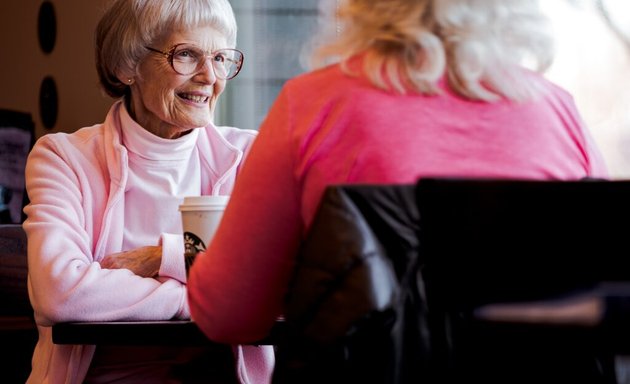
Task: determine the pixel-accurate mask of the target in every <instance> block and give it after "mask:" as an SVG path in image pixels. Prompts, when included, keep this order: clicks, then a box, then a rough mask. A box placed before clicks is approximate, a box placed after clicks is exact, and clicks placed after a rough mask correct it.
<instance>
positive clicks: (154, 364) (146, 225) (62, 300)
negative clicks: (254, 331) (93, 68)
mask: <svg viewBox="0 0 630 384" xmlns="http://www.w3.org/2000/svg"><path fill="white" fill-rule="evenodd" d="M235 44H236V22H235V19H234V14H233V12H232V9H231V7H230V4H229V2H228V1H227V0H172V1H168V2H167V1H146V0H114V1H113V2H112V4H111V6H110V7H109V8H108V9H107V11H106V12H105V13H104V15H103V17H102V19H101V21H100V22H99V24H98V27H97V30H96V63H97V70H98V74H99V77H100V81H101V85H102V87H103V88H104V90H105V91H106V92H107V93H108V94H109V95H110V96H112V97H113V98H116V99H118V100H117V101H116V102H115V103H114V104H113V105H112V107H111V109H110V111H109V113H108V115H107V117H106V118H105V121H104V122H103V123H101V124H96V125H93V126H91V127H86V128H82V129H79V130H78V131H76V132H74V133H72V134H52V135H46V136H44V137H42V138H41V139H40V140H39V141H38V142H37V144H36V145H35V147H34V149H33V150H32V153H31V155H30V157H29V159H28V164H27V170H26V178H27V180H26V184H27V190H28V195H29V198H30V205H28V206H27V207H26V208H25V212H26V214H27V215H28V218H27V220H26V221H25V223H24V228H25V230H26V232H27V234H28V243H29V252H28V263H29V294H30V298H31V303H32V305H33V308H34V311H35V318H36V321H37V324H38V327H39V342H38V344H37V346H36V348H35V352H34V357H33V370H32V373H31V376H30V378H29V383H38V384H39V383H43V382H47V383H81V382H85V383H103V382H108V383H114V382H119V381H120V382H123V381H124V382H151V383H159V382H169V383H176V382H181V381H183V380H184V379H183V378H181V377H178V376H177V373H178V372H179V373H182V372H183V373H184V374H186V375H188V376H189V377H188V378H187V379H186V380H187V381H186V382H191V381H190V380H191V378H190V376H194V374H197V375H198V376H202V377H204V379H205V380H206V381H204V382H221V383H223V382H236V381H237V380H239V381H240V382H244V383H248V382H251V383H263V382H267V381H268V380H269V376H270V371H271V368H272V364H273V351H272V349H270V347H254V346H251V347H234V348H232V347H229V346H226V349H225V350H221V349H220V348H217V349H207V348H174V347H173V348H157V347H156V348H131V349H123V348H117V347H100V346H96V347H95V346H78V345H74V346H73V345H55V344H53V342H52V339H51V325H52V324H54V323H58V322H67V321H113V320H168V319H188V318H189V317H190V312H189V308H188V303H187V298H186V270H185V264H184V257H183V254H184V244H183V238H182V228H181V219H180V214H179V212H178V205H179V204H180V203H181V202H182V200H183V197H184V196H188V195H206V194H214V195H227V194H230V193H231V191H232V187H233V185H234V181H235V179H236V176H237V174H238V172H239V170H240V168H241V164H242V162H243V159H244V158H245V155H246V154H247V152H248V150H249V148H250V145H251V144H252V142H253V140H254V138H255V137H256V134H255V133H256V132H255V131H250V130H241V129H236V128H232V127H217V126H215V125H214V124H213V113H214V110H215V107H216V103H217V101H218V99H219V96H220V95H221V93H222V92H223V91H224V89H225V86H226V82H227V81H228V80H229V79H231V78H233V77H234V76H236V75H237V74H238V72H239V70H240V69H241V65H242V63H243V55H242V53H241V52H239V51H238V50H236V49H235ZM235 278H238V277H237V276H235ZM235 362H236V365H235ZM194 382H196V381H194Z"/></svg>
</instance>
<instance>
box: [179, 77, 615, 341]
mask: <svg viewBox="0 0 630 384" xmlns="http://www.w3.org/2000/svg"><path fill="white" fill-rule="evenodd" d="M523 76H529V77H531V81H534V82H536V83H538V84H539V85H540V87H541V88H542V89H543V90H544V93H543V95H542V96H541V97H539V98H537V99H536V100H533V101H530V102H524V103H520V104H519V103H514V102H509V101H501V102H497V103H491V104H490V103H482V102H473V101H468V100H464V99H462V98H460V97H457V96H456V95H454V94H453V93H452V92H450V91H448V90H447V89H446V87H445V86H444V85H443V84H442V89H443V93H442V94H441V95H439V96H435V97H425V96H420V95H417V94H409V95H398V94H393V93H388V92H385V91H382V90H378V89H375V88H374V87H372V86H371V85H370V84H369V83H368V82H367V80H365V79H363V78H353V77H349V76H346V75H344V74H343V73H342V72H341V70H340V68H339V66H332V67H328V68H325V69H322V70H319V71H316V72H312V73H309V74H305V75H302V76H300V77H298V78H296V79H293V80H292V81H289V82H288V83H287V84H286V85H285V86H284V88H283V90H282V92H281V94H280V95H279V97H278V99H277V100H276V102H275V104H274V105H273V107H272V109H271V111H270V113H269V115H268V117H267V119H266V120H265V122H264V123H263V125H262V127H261V128H260V133H259V136H258V139H257V140H256V143H255V144H254V146H253V148H252V151H251V154H250V156H249V157H248V160H247V162H246V164H245V166H244V169H243V171H242V173H241V175H240V177H239V180H238V183H237V185H236V186H235V189H234V192H233V194H232V197H231V200H230V203H229V205H228V208H227V210H226V212H225V215H224V217H223V221H222V223H221V227H220V228H219V230H218V232H217V234H216V237H215V238H214V239H215V241H213V242H212V244H211V245H210V247H209V249H208V251H207V252H206V254H205V255H203V256H202V257H199V258H198V259H197V261H196V263H195V264H194V266H193V268H192V270H191V274H190V276H189V285H188V293H189V299H190V305H191V312H192V317H193V318H194V319H195V321H196V322H197V323H198V325H199V326H200V327H201V328H202V329H203V330H204V332H205V333H206V334H207V335H208V336H210V337H211V338H213V339H216V340H222V341H227V342H246V341H251V340H255V339H258V338H260V337H262V336H263V335H265V334H266V333H267V332H268V330H269V329H270V326H271V325H272V323H273V322H274V320H275V319H276V318H277V316H278V315H280V314H281V313H282V302H283V297H284V295H285V292H286V289H287V285H288V281H289V279H290V276H291V273H292V269H293V267H294V257H295V255H296V251H297V248H298V245H299V243H300V240H301V239H302V238H303V236H304V234H305V233H306V231H307V230H308V228H309V225H310V223H311V220H312V219H313V215H314V213H315V211H316V208H317V205H318V203H319V200H320V197H321V195H322V192H323V190H324V188H325V187H326V186H327V185H330V184H336V183H414V182H416V181H417V180H418V178H420V177H423V176H471V177H472V176H484V177H503V178H530V179H577V178H581V177H584V176H599V177H607V171H606V167H605V165H604V163H603V160H602V158H601V156H600V154H599V153H598V150H597V149H596V148H595V145H594V143H593V141H592V139H591V137H590V136H589V133H588V132H587V130H586V129H585V127H584V124H583V122H582V120H581V118H580V116H579V114H578V112H577V110H576V107H575V105H574V102H573V100H572V98H571V96H570V95H569V94H567V93H566V92H565V91H563V90H562V89H559V88H558V87H556V86H555V85H553V84H550V83H549V82H548V81H546V80H545V79H543V78H542V77H540V76H538V75H536V74H533V73H529V72H524V73H523ZM235 275H238V276H239V278H238V279H235V278H234V276H235Z"/></svg>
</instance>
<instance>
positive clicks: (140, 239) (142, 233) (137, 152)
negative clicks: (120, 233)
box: [121, 111, 201, 252]
mask: <svg viewBox="0 0 630 384" xmlns="http://www.w3.org/2000/svg"><path fill="white" fill-rule="evenodd" d="M121 119H122V120H123V121H122V126H123V127H124V128H123V135H122V141H123V145H124V146H125V147H126V148H127V150H128V153H129V178H128V181H127V188H126V190H125V228H124V238H123V250H125V251H126V250H131V249H135V248H138V247H141V246H147V245H158V243H159V239H160V235H161V234H162V233H182V223H181V216H180V212H179V209H178V208H179V205H180V204H181V202H182V201H183V199H184V196H198V195H200V193H201V177H200V174H201V173H200V172H201V168H200V163H199V153H198V151H197V147H196V145H195V144H196V143H197V137H198V136H199V131H198V130H197V129H193V130H192V131H191V132H190V133H189V134H187V135H184V136H182V137H180V138H177V139H164V138H161V137H158V136H155V135H154V134H152V133H151V132H149V131H147V130H146V129H144V128H142V127H141V126H140V125H138V123H136V122H135V121H133V119H131V117H130V116H129V114H128V113H127V112H126V111H124V112H123V113H122V115H121ZM139 202H142V204H138V203H139ZM147 206H148V207H150V208H149V209H147V210H146V211H144V212H139V211H138V210H137V209H136V208H135V207H147ZM182 252H183V250H182Z"/></svg>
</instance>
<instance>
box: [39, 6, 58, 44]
mask: <svg viewBox="0 0 630 384" xmlns="http://www.w3.org/2000/svg"><path fill="white" fill-rule="evenodd" d="M37 36H38V38H39V46H40V48H41V49H42V51H44V53H50V52H52V50H53V49H54V48H55V39H56V38H57V19H56V17H55V8H54V7H53V4H52V3H51V2H50V1H44V2H43V3H42V5H41V6H40V7H39V15H38V17H37Z"/></svg>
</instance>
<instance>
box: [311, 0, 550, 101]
mask: <svg viewBox="0 0 630 384" xmlns="http://www.w3.org/2000/svg"><path fill="white" fill-rule="evenodd" d="M323 4H324V6H325V7H326V8H323V9H322V14H323V17H322V21H323V23H322V24H321V32H320V33H319V34H318V35H317V36H316V38H315V40H314V42H315V44H316V47H315V51H314V54H313V55H312V61H311V64H312V65H313V67H315V68H318V67H322V66H324V65H328V64H330V63H333V62H340V63H341V64H342V67H343V68H344V70H345V71H346V72H348V73H352V71H350V69H349V67H348V65H347V63H348V61H349V59H350V58H352V57H354V56H356V55H358V54H364V55H365V57H364V61H363V68H362V70H363V72H364V73H365V75H366V76H367V77H368V79H369V80H370V81H371V82H372V83H373V84H374V86H376V87H378V88H381V89H386V90H393V91H396V92H399V93H406V92H409V91H415V92H419V93H422V94H427V95H430V94H436V93H438V87H437V82H438V80H439V79H440V78H441V77H442V76H444V75H445V76H446V78H447V81H448V84H449V86H450V88H451V89H452V90H454V91H455V92H456V93H458V94H459V95H461V96H463V97H466V98H469V99H472V100H482V101H493V100H496V99H498V98H501V97H505V98H508V99H512V100H522V99H526V98H528V97H530V96H531V95H532V94H533V93H534V92H535V91H536V89H535V85H533V84H531V83H530V82H528V81H527V80H526V79H524V77H523V72H522V67H524V66H525V67H528V68H530V69H532V70H535V71H539V72H542V71H544V70H545V69H547V67H548V66H549V65H550V64H551V61H552V56H553V40H552V34H551V30H550V28H549V24H548V20H547V19H546V18H545V16H544V15H543V14H542V13H541V11H540V9H539V5H538V1H537V0H338V1H331V0H328V1H325V2H324V3H323ZM331 10H334V11H331Z"/></svg>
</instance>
